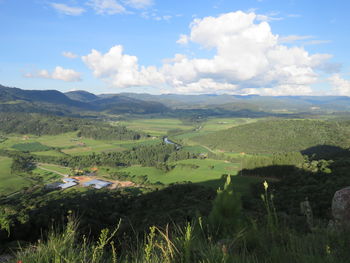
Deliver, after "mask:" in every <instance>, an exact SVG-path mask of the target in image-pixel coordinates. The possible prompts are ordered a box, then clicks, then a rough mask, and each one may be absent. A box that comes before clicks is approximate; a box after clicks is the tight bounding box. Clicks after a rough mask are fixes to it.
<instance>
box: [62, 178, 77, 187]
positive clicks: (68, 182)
mask: <svg viewBox="0 0 350 263" xmlns="http://www.w3.org/2000/svg"><path fill="white" fill-rule="evenodd" d="M62 181H63V182H64V184H60V185H59V186H58V187H59V188H61V189H67V188H70V187H72V186H75V185H77V184H78V180H76V179H74V178H63V179H62Z"/></svg>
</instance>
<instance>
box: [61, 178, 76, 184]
mask: <svg viewBox="0 0 350 263" xmlns="http://www.w3.org/2000/svg"><path fill="white" fill-rule="evenodd" d="M63 182H65V183H71V182H74V183H76V182H78V180H77V179H74V178H64V179H63Z"/></svg>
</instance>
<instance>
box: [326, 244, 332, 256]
mask: <svg viewBox="0 0 350 263" xmlns="http://www.w3.org/2000/svg"><path fill="white" fill-rule="evenodd" d="M326 254H327V255H329V254H331V247H330V246H328V245H327V246H326Z"/></svg>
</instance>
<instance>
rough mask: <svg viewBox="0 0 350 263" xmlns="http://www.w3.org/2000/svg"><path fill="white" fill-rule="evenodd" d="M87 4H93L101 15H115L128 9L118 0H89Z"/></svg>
mask: <svg viewBox="0 0 350 263" xmlns="http://www.w3.org/2000/svg"><path fill="white" fill-rule="evenodd" d="M87 5H89V6H91V7H92V8H93V9H94V10H95V11H96V13H97V14H99V15H104V14H107V15H114V14H120V13H125V12H126V9H125V8H124V7H123V6H122V5H121V4H120V3H119V2H118V1H116V0H89V1H88V2H87Z"/></svg>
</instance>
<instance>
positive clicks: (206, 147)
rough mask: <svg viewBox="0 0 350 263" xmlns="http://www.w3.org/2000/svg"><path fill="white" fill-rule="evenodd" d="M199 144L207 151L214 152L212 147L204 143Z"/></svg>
mask: <svg viewBox="0 0 350 263" xmlns="http://www.w3.org/2000/svg"><path fill="white" fill-rule="evenodd" d="M200 146H202V147H204V148H205V149H207V150H208V151H209V152H211V153H213V154H215V152H214V151H213V150H212V149H210V148H209V147H208V146H205V145H203V144H200Z"/></svg>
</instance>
